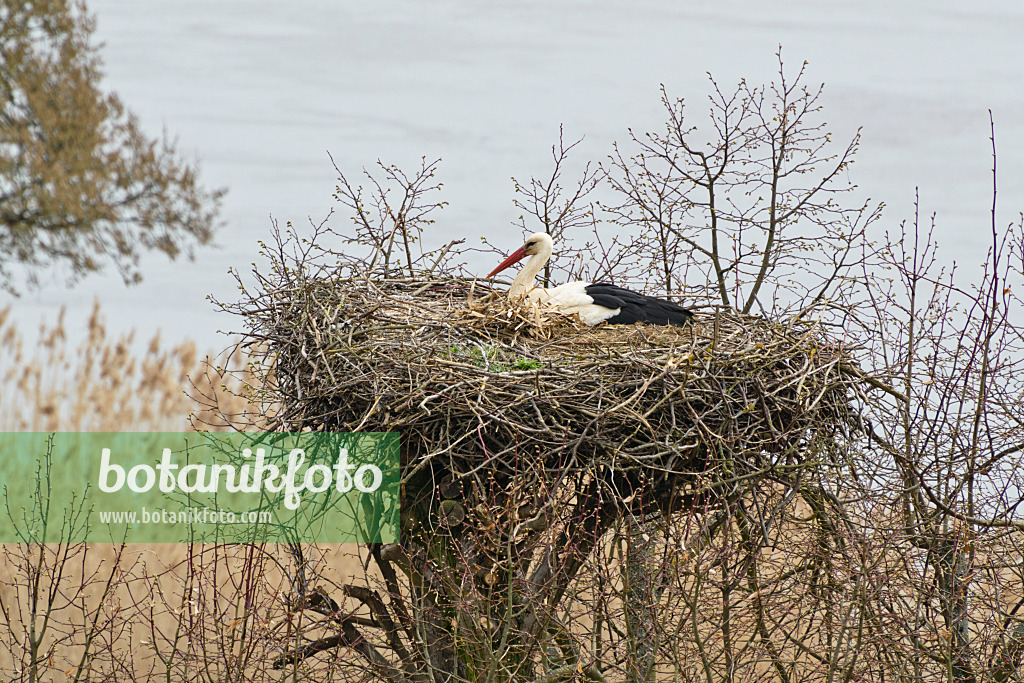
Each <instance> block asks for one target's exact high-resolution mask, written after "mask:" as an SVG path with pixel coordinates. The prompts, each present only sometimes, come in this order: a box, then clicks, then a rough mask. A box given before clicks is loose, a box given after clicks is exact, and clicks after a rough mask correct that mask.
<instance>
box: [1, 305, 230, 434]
mask: <svg viewBox="0 0 1024 683" xmlns="http://www.w3.org/2000/svg"><path fill="white" fill-rule="evenodd" d="M8 315H9V309H5V310H3V311H0V403H2V404H3V405H4V406H5V408H4V410H3V411H2V412H0V430H3V431H8V432H19V431H39V432H49V431H64V432H76V431H187V430H190V429H192V428H193V427H192V422H193V421H195V423H196V425H197V426H200V425H204V424H207V423H210V427H207V428H212V429H226V428H228V425H227V424H225V423H224V421H223V420H212V415H211V414H210V413H209V412H208V411H207V410H206V407H207V403H206V402H205V400H204V397H210V396H216V397H217V398H218V400H219V401H220V402H221V403H222V404H223V406H224V408H225V410H224V413H225V414H240V413H244V412H246V411H247V409H248V405H247V401H246V399H245V391H246V389H245V386H244V381H245V375H244V373H238V372H236V373H235V374H233V375H231V376H228V374H227V373H226V372H225V371H224V369H226V368H233V369H235V370H238V369H244V367H245V365H244V362H245V359H244V358H242V357H241V354H239V353H237V352H234V353H232V352H227V353H225V354H222V355H221V356H220V357H217V358H214V357H213V356H211V355H204V356H201V355H200V354H199V353H198V352H197V350H196V346H195V344H194V343H193V342H191V341H186V342H182V343H181V344H178V345H177V346H168V345H167V344H165V343H163V342H162V340H161V339H160V335H159V333H158V334H156V335H154V336H153V338H152V339H151V340H150V341H149V343H148V344H147V346H146V351H145V353H143V354H141V355H136V353H135V352H134V351H133V348H134V345H135V334H134V332H132V333H129V334H127V335H124V336H121V337H119V338H114V337H112V336H111V335H109V334H108V332H107V330H106V327H105V324H104V320H103V315H102V313H101V311H100V306H99V303H98V302H97V303H96V304H95V305H94V306H93V310H92V314H91V315H90V316H89V320H88V323H87V325H88V328H87V330H86V335H85V337H84V338H83V339H82V341H81V342H80V343H79V344H78V345H77V346H75V347H73V348H72V347H71V346H70V345H69V343H68V330H67V328H66V326H65V322H64V315H63V311H62V312H61V315H60V316H59V317H58V318H57V320H56V321H54V322H52V323H46V322H44V323H42V324H41V325H40V329H39V334H38V337H37V342H36V343H35V344H34V346H32V347H31V348H29V347H27V346H26V342H25V337H24V335H23V334H22V333H21V332H20V331H19V330H18V329H17V326H16V325H15V324H14V323H13V322H12V321H9V320H8Z"/></svg>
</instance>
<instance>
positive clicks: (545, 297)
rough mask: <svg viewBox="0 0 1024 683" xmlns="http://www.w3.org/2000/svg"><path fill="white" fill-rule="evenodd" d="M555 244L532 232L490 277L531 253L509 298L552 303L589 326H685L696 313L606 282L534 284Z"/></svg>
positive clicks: (510, 288)
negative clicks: (538, 285)
mask: <svg viewBox="0 0 1024 683" xmlns="http://www.w3.org/2000/svg"><path fill="white" fill-rule="evenodd" d="M553 249H554V243H553V242H552V240H551V236H550V235H548V234H547V233H544V232H538V233H536V234H534V235H531V236H530V237H529V239H527V240H526V243H525V244H524V245H523V246H521V247H520V248H519V249H517V250H516V251H514V252H512V254H511V255H510V256H509V257H508V258H507V259H505V260H504V261H502V262H501V263H500V264H498V267H497V268H495V269H494V270H493V271H491V273H490V274H489V275H488V276H487V277H494V276H495V275H497V274H498V273H500V272H501V271H503V270H505V269H506V268H508V267H509V266H511V265H513V264H516V263H518V262H519V261H521V260H522V259H523V258H525V257H527V256H529V257H530V260H529V261H527V262H526V265H524V266H523V268H522V270H520V271H519V274H518V275H516V277H515V279H514V280H512V286H511V287H509V289H508V296H509V298H510V299H511V298H517V297H525V298H527V299H529V300H530V301H533V302H535V303H537V304H540V305H543V306H550V307H552V308H554V309H556V310H557V311H559V312H560V313H564V314H565V315H577V316H579V318H580V320H582V321H583V322H584V323H586V324H587V325H597V324H598V323H602V322H607V323H611V324H613V325H614V324H626V323H635V322H647V323H652V324H655V325H680V326H681V325H685V324H686V323H688V322H689V321H690V319H691V318H693V314H692V313H690V311H688V310H686V309H685V308H683V307H682V306H680V305H678V304H674V303H672V302H671V301H665V300H664V299H658V298H657V297H653V296H647V295H646V294H640V293H638V292H634V291H632V290H629V289H623V288H622V287H616V286H615V285H610V284H608V283H606V282H597V283H590V282H567V283H565V284H564V285H559V286H558V287H552V288H551V289H545V288H543V287H536V286H534V284H533V282H534V279H535V278H536V277H537V273H539V272H540V270H541V268H543V267H544V264H545V263H547V262H548V259H550V258H551V253H552V251H553Z"/></svg>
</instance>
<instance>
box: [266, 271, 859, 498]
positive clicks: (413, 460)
mask: <svg viewBox="0 0 1024 683" xmlns="http://www.w3.org/2000/svg"><path fill="white" fill-rule="evenodd" d="M254 304H255V305H254V306H252V307H251V309H250V311H249V312H248V313H247V317H248V321H249V323H250V325H253V333H252V337H253V338H254V339H256V340H258V341H260V342H261V343H262V344H264V345H265V347H266V348H267V349H268V350H269V352H270V353H271V354H272V359H273V363H272V365H273V367H272V371H273V378H274V382H273V384H272V386H270V388H268V391H271V392H272V393H273V394H274V396H273V398H274V400H275V402H276V403H277V404H278V405H280V406H281V412H280V414H279V415H278V417H277V420H278V425H277V426H278V427H279V428H281V429H286V430H289V431H298V430H303V429H314V430H334V431H397V432H400V434H401V441H402V451H403V481H404V483H405V494H406V496H407V499H406V501H405V505H406V506H409V505H412V506H418V507H423V506H426V507H427V508H430V507H431V506H432V505H433V502H432V498H433V497H435V496H436V494H435V493H434V489H435V488H436V487H437V485H438V482H442V481H448V482H449V486H450V485H451V484H450V482H451V481H457V482H458V487H457V488H459V489H460V490H462V491H464V492H466V491H474V492H475V495H472V496H471V497H472V498H473V499H476V500H482V499H483V498H486V496H485V495H484V493H485V492H488V491H493V490H494V488H495V479H494V477H498V482H499V484H500V483H501V481H502V480H503V478H507V477H513V476H519V477H522V476H523V474H524V472H526V471H527V470H529V471H530V472H531V474H530V475H529V476H530V477H532V478H534V479H535V480H536V481H535V482H534V483H535V484H536V485H535V486H531V487H530V490H531V491H532V492H533V494H535V495H538V496H539V495H544V493H545V492H550V491H551V490H552V486H553V483H552V482H551V481H550V477H552V476H557V477H559V478H561V479H562V480H565V478H566V477H570V478H576V479H577V481H576V486H577V487H579V486H583V487H586V486H588V485H592V484H593V482H601V483H600V487H599V488H600V489H601V494H600V495H601V496H602V503H605V502H609V501H612V502H614V501H615V500H618V501H620V502H621V501H632V500H634V499H636V498H637V496H640V498H641V499H642V500H643V501H644V503H645V504H654V505H657V506H658V507H660V508H662V509H663V510H667V509H674V508H678V506H680V505H684V504H685V505H692V504H694V503H695V502H697V501H698V500H702V501H705V502H707V501H709V500H711V499H714V498H718V497H720V496H722V495H725V494H727V493H728V492H729V490H732V489H735V488H737V484H738V483H739V482H742V481H745V480H747V479H749V478H750V477H756V476H760V475H772V474H773V473H774V474H778V473H779V472H783V471H785V469H786V467H788V466H792V465H794V464H795V463H798V462H801V461H803V460H804V459H806V458H808V457H814V458H828V457H830V455H829V450H830V448H833V447H834V444H835V442H836V436H837V435H841V434H842V431H843V429H844V428H845V425H846V424H847V423H848V415H849V413H850V409H851V408H850V405H851V399H852V396H853V394H852V391H853V389H852V388H853V386H854V382H855V380H854V379H853V378H852V377H851V376H850V372H849V371H850V368H851V367H852V366H850V363H849V358H848V356H847V355H846V354H844V353H843V352H841V351H840V350H839V349H837V347H836V346H833V345H829V344H827V343H825V342H824V341H823V339H822V337H821V335H820V334H818V333H817V332H816V331H815V329H814V328H813V327H811V326H807V325H801V326H797V327H787V326H784V325H780V324H777V323H773V322H769V321H766V320H763V319H760V318H755V317H751V316H742V315H735V314H728V313H721V312H719V313H714V314H704V315H697V316H696V318H695V321H694V323H693V324H692V325H689V326H687V327H685V328H675V327H653V326H646V325H637V326H598V327H595V328H588V327H586V326H584V325H582V324H580V323H578V322H576V321H574V320H571V319H569V318H566V317H564V316H561V315H559V314H557V313H553V312H550V311H546V310H541V309H537V308H534V307H529V306H522V305H516V304H510V303H509V302H508V301H507V300H506V299H505V297H504V296H503V295H501V294H500V293H497V292H493V291H491V290H489V289H487V288H484V287H482V286H480V285H478V284H474V283H471V282H468V281H464V280H457V279H437V280H433V281H423V280H410V279H391V280H374V279H371V278H365V277H364V278H359V277H356V278H348V279H332V278H323V279H319V280H308V281H304V282H302V283H301V284H295V285H293V286H291V287H279V288H277V289H275V290H273V291H272V292H271V293H269V294H267V295H265V296H264V300H263V301H257V302H254ZM442 497H444V496H442ZM545 504H546V503H545V502H544V501H542V500H537V501H532V503H531V506H532V507H534V508H537V507H543V506H544V505H545Z"/></svg>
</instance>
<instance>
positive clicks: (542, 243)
mask: <svg viewBox="0 0 1024 683" xmlns="http://www.w3.org/2000/svg"><path fill="white" fill-rule="evenodd" d="M552 244H553V243H552V241H551V235H549V234H547V233H546V232H538V233H534V234H532V235H530V236H529V237H528V238H526V242H525V243H524V244H523V246H521V247H519V248H518V249H516V250H515V251H513V252H512V253H511V254H510V255H509V257H508V258H507V259H505V260H504V261H502V262H501V263H499V264H498V267H497V268H495V269H494V270H492V271H491V272H490V273H489V274H488V275H487V277H494V276H495V275H497V274H498V273H500V272H501V271H503V270H505V269H506V268H508V267H509V266H512V265H515V264H516V263H519V262H520V261H522V260H523V259H524V258H526V257H527V256H535V255H537V254H543V255H544V258H545V260H546V259H547V258H548V257H550V256H551V248H552Z"/></svg>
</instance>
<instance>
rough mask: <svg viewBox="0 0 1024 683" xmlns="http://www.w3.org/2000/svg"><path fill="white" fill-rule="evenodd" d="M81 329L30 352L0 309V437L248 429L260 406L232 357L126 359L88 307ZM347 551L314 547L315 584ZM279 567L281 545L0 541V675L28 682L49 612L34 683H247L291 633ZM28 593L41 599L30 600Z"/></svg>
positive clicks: (49, 330)
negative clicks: (81, 681)
mask: <svg viewBox="0 0 1024 683" xmlns="http://www.w3.org/2000/svg"><path fill="white" fill-rule="evenodd" d="M86 332H87V333H86V335H85V336H84V338H83V339H82V341H81V342H80V343H79V344H77V345H71V344H69V342H68V339H69V336H77V334H76V333H77V331H73V330H69V329H68V328H67V326H66V324H65V321H64V317H63V315H61V316H60V317H59V318H58V319H57V320H56V321H54V322H51V323H44V324H42V325H41V326H40V329H39V334H38V337H37V339H38V342H37V343H34V344H29V343H27V342H26V335H23V334H22V333H21V332H20V331H19V329H18V328H17V326H16V325H15V324H14V323H13V322H12V321H11V320H10V319H9V309H6V310H0V405H2V406H3V410H2V411H0V430H4V431H143V432H156V431H186V430H191V429H216V430H223V429H229V428H230V427H231V424H230V423H232V422H234V424H235V425H236V426H246V427H249V428H252V427H253V426H254V425H258V424H259V421H258V420H257V419H256V418H255V416H256V415H257V414H260V413H259V409H256V408H254V407H253V406H252V405H251V404H250V402H249V400H248V398H247V397H248V395H249V393H250V387H249V386H248V382H249V377H250V375H249V373H248V369H247V367H246V362H247V359H246V358H245V356H244V355H243V354H242V353H240V352H239V351H238V350H237V349H234V350H233V351H232V352H227V353H224V354H221V355H220V356H219V357H216V358H214V357H213V356H212V355H202V354H200V353H198V352H197V350H196V346H195V344H194V343H192V342H184V343H181V344H178V345H167V344H165V343H164V342H163V341H162V340H161V339H160V337H159V335H157V336H154V337H153V338H152V339H151V340H150V341H149V342H148V344H147V345H145V347H144V351H143V352H142V353H137V352H136V349H137V348H139V345H137V344H136V343H135V337H134V334H127V335H124V336H121V337H114V336H112V335H110V334H109V333H108V331H107V329H106V327H105V325H104V321H103V315H102V312H101V310H100V307H99V305H98V304H97V305H95V306H94V308H93V310H92V314H91V315H90V317H89V320H88V329H87V331H86ZM348 550H349V549H348V548H347V547H323V548H319V549H317V551H316V552H318V553H320V554H321V555H322V556H323V557H321V558H320V559H319V561H317V562H316V565H317V570H316V573H317V575H318V576H319V577H320V578H321V580H324V581H331V582H333V581H336V582H337V583H338V584H339V585H340V584H341V583H344V582H346V581H348V580H349V579H350V575H352V574H362V567H361V564H360V562H359V561H358V559H357V558H353V557H352V556H351V555H350V554H349V552H348ZM287 562H288V558H287V553H286V552H285V549H283V548H279V547H275V546H264V547H261V548H257V549H255V550H254V549H253V548H251V547H245V546H213V545H195V546H188V545H184V544H182V545H174V546H166V545H147V544H137V545H130V546H123V547H119V546H114V545H109V544H66V543H65V544H56V543H53V544H47V545H46V546H28V545H22V544H5V545H3V546H2V547H0V605H2V607H3V610H2V614H3V615H4V618H3V619H2V620H0V678H3V679H4V680H30V671H31V667H28V666H26V662H27V661H30V660H31V658H30V657H29V658H28V659H26V653H25V647H24V645H25V642H26V637H27V635H28V634H29V633H30V627H31V625H32V624H33V623H35V624H36V628H37V629H38V627H39V625H40V624H41V623H42V622H41V619H42V617H43V616H46V617H47V622H46V623H47V628H48V629H49V631H48V633H47V635H46V636H45V637H43V638H42V641H41V653H40V654H41V656H42V659H41V660H40V661H39V666H38V667H37V673H38V674H39V679H38V680H41V681H66V680H71V679H73V678H74V677H75V673H76V671H77V670H78V667H80V666H84V667H85V670H86V671H89V674H88V675H87V678H88V680H126V681H142V680H171V681H176V680H202V679H203V677H204V676H213V677H214V678H215V679H218V680H258V679H260V676H259V675H257V673H258V672H260V671H263V670H264V669H266V666H267V664H266V663H267V662H269V661H270V660H271V659H272V656H273V654H274V652H273V648H274V647H275V643H277V642H278V641H279V640H280V639H281V638H284V637H287V633H288V632H289V629H291V628H292V626H291V624H290V623H289V621H288V616H287V609H286V608H287V604H286V602H285V597H286V595H287V593H288V591H289V586H288V585H287V580H286V576H285V573H284V568H285V567H287V566H288V564H287ZM32 586H38V587H39V588H40V591H39V594H40V595H42V596H43V600H42V602H39V601H34V599H33V597H32V593H33V591H32V590H30V588H31V587H32ZM48 596H55V600H54V601H53V602H52V603H51V602H50V601H49V597H48ZM257 607H258V609H254V608H257ZM186 617H187V619H186ZM90 629H92V631H90ZM90 633H92V634H93V639H92V640H91V642H89V643H88V644H87V643H86V640H87V637H89V634H90ZM83 655H84V656H85V659H84V660H83ZM204 671H205V673H203V672H204ZM277 676H280V672H277V673H276V674H275V677H277Z"/></svg>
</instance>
